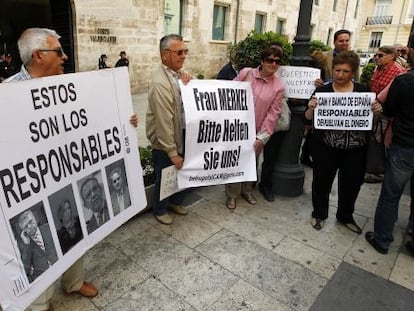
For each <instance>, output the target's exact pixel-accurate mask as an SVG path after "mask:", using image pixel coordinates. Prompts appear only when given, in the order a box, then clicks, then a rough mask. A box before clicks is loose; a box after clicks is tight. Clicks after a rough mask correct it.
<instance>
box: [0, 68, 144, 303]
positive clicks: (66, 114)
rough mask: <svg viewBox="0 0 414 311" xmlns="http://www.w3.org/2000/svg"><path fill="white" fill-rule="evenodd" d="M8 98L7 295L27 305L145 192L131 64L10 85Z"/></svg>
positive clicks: (0, 201)
mask: <svg viewBox="0 0 414 311" xmlns="http://www.w3.org/2000/svg"><path fill="white" fill-rule="evenodd" d="M0 105H1V107H2V113H1V114H0V129H1V130H0V131H1V133H2V134H1V139H0V146H1V147H0V148H1V150H2V152H1V155H0V183H1V188H0V207H1V209H0V210H1V215H0V231H1V236H2V239H1V240H0V263H1V267H2V268H1V269H0V277H1V279H2V286H1V287H0V302H1V305H2V308H3V310H23V309H25V308H26V307H28V306H29V305H30V304H31V303H32V302H33V301H34V300H35V299H36V298H37V297H38V296H39V295H40V294H41V293H42V292H43V291H44V290H45V289H46V288H48V287H49V286H50V285H51V284H52V283H53V282H54V281H55V280H56V279H57V278H59V277H60V276H61V275H62V273H63V272H64V271H66V270H67V269H68V268H69V267H70V266H71V265H72V264H73V263H74V262H75V261H76V260H77V259H79V258H80V257H81V256H82V255H83V254H84V253H85V252H86V251H87V250H88V249H89V248H91V247H92V246H94V245H95V244H96V243H98V242H99V241H100V240H102V239H103V238H104V237H105V236H107V235H108V234H109V233H111V232H112V231H113V230H115V229H116V228H118V227H119V226H120V225H122V224H123V223H124V222H125V221H127V220H128V219H130V218H131V217H132V216H134V215H136V214H137V213H138V212H139V211H140V210H142V209H143V208H145V206H146V199H145V191H144V185H143V179H142V169H141V165H140V162H139V153H138V142H137V136H136V130H135V129H134V128H133V126H132V125H130V124H129V119H130V116H131V115H132V113H133V111H132V101H131V95H130V88H129V78H128V72H127V69H126V68H125V67H122V68H116V69H110V70H101V71H94V72H84V73H76V74H65V75H59V76H52V77H47V78H38V79H33V80H28V81H21V82H15V83H2V84H1V85H0ZM121 188H122V190H123V194H122V198H121V199H120V200H119V199H117V194H118V190H119V189H121Z"/></svg>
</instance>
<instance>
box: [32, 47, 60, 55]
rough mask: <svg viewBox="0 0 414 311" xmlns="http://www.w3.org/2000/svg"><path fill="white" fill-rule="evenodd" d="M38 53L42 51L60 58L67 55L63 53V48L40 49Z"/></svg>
mask: <svg viewBox="0 0 414 311" xmlns="http://www.w3.org/2000/svg"><path fill="white" fill-rule="evenodd" d="M38 51H40V52H55V53H56V54H57V56H58V57H62V56H63V54H65V52H64V51H63V49H62V48H61V47H59V48H56V49H39V50H38Z"/></svg>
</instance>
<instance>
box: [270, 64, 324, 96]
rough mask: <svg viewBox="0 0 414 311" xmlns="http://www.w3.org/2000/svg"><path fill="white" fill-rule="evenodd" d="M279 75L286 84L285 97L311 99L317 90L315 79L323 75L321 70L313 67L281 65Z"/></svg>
mask: <svg viewBox="0 0 414 311" xmlns="http://www.w3.org/2000/svg"><path fill="white" fill-rule="evenodd" d="M277 75H278V76H279V77H280V78H281V79H282V80H283V83H284V84H285V97H287V98H297V99H309V98H310V97H311V96H312V94H313V91H314V90H315V80H316V79H318V78H320V77H321V70H320V69H318V68H311V67H300V66H280V68H279V70H278V71H277Z"/></svg>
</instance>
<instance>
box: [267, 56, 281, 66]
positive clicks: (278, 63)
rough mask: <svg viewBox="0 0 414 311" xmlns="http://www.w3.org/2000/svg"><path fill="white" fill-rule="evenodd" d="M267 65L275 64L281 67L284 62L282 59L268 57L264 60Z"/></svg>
mask: <svg viewBox="0 0 414 311" xmlns="http://www.w3.org/2000/svg"><path fill="white" fill-rule="evenodd" d="M263 61H264V62H265V63H266V64H273V63H275V64H276V65H280V64H281V63H282V60H281V59H280V58H276V59H275V58H270V57H266V58H265V59H264V60H263Z"/></svg>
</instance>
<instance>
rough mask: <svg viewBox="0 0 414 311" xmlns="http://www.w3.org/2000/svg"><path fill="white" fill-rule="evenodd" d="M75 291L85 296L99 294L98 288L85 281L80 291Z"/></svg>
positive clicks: (90, 296)
mask: <svg viewBox="0 0 414 311" xmlns="http://www.w3.org/2000/svg"><path fill="white" fill-rule="evenodd" d="M75 293H77V294H79V295H81V296H83V297H88V298H92V297H95V296H96V295H98V289H97V288H96V287H95V285H93V284H92V283H89V282H83V284H82V287H81V288H80V289H79V290H78V291H75Z"/></svg>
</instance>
